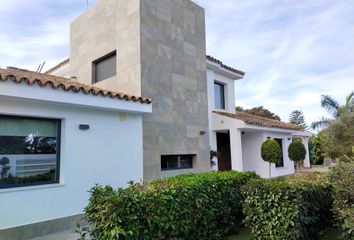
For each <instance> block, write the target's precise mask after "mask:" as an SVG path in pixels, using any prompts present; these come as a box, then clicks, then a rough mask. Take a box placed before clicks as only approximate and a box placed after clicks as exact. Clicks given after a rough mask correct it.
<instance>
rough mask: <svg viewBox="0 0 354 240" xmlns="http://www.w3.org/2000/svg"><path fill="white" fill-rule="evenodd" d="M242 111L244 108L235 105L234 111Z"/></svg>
mask: <svg viewBox="0 0 354 240" xmlns="http://www.w3.org/2000/svg"><path fill="white" fill-rule="evenodd" d="M243 111H245V109H243V107H241V106H236V112H243Z"/></svg>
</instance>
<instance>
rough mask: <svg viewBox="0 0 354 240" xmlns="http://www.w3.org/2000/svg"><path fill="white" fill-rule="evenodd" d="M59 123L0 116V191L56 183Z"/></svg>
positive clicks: (56, 121)
mask: <svg viewBox="0 0 354 240" xmlns="http://www.w3.org/2000/svg"><path fill="white" fill-rule="evenodd" d="M59 143H60V120H53V119H41V118H29V117H17V116H16V117H15V116H4V115H0V188H11V187H20V186H28V185H39V184H49V183H58V182H59V152H60V151H59Z"/></svg>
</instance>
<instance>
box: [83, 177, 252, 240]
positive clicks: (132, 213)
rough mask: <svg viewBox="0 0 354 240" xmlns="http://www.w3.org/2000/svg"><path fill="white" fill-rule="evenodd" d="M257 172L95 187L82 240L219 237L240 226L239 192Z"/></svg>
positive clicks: (240, 196) (174, 178)
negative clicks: (87, 238)
mask: <svg viewBox="0 0 354 240" xmlns="http://www.w3.org/2000/svg"><path fill="white" fill-rule="evenodd" d="M255 178H258V177H257V175H256V174H255V173H240V172H234V171H230V172H209V173H200V174H188V175H181V176H177V177H172V178H166V179H163V180H158V181H154V182H151V183H149V184H131V185H130V186H129V187H128V188H118V189H116V190H114V189H113V188H112V187H110V186H106V187H101V186H95V187H93V188H92V189H91V191H90V193H91V197H90V200H89V205H88V206H87V207H86V208H85V219H86V220H87V221H88V222H89V226H88V227H84V228H82V229H81V235H82V239H85V238H84V237H85V235H90V237H91V239H99V240H105V239H118V238H117V237H119V239H220V238H223V237H225V236H227V235H228V234H230V233H232V232H233V231H234V230H235V229H237V227H238V226H240V225H241V222H242V219H243V215H242V206H241V203H242V201H243V197H242V195H241V193H240V188H241V186H243V185H244V184H246V183H247V182H248V181H249V180H251V179H255Z"/></svg>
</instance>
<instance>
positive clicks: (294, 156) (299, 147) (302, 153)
mask: <svg viewBox="0 0 354 240" xmlns="http://www.w3.org/2000/svg"><path fill="white" fill-rule="evenodd" d="M288 155H289V158H290V160H291V161H294V162H295V163H296V165H297V169H299V164H298V163H299V162H300V161H304V160H305V157H306V148H305V145H304V144H303V143H302V142H300V141H294V142H292V143H290V145H289V148H288Z"/></svg>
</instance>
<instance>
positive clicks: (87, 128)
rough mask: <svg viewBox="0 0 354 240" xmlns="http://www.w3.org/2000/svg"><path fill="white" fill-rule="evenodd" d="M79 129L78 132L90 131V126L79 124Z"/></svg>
mask: <svg viewBox="0 0 354 240" xmlns="http://www.w3.org/2000/svg"><path fill="white" fill-rule="evenodd" d="M79 129H80V130H89V129H90V125H88V124H80V125H79Z"/></svg>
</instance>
